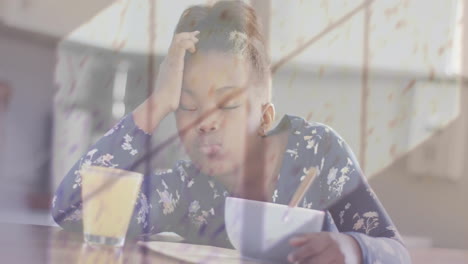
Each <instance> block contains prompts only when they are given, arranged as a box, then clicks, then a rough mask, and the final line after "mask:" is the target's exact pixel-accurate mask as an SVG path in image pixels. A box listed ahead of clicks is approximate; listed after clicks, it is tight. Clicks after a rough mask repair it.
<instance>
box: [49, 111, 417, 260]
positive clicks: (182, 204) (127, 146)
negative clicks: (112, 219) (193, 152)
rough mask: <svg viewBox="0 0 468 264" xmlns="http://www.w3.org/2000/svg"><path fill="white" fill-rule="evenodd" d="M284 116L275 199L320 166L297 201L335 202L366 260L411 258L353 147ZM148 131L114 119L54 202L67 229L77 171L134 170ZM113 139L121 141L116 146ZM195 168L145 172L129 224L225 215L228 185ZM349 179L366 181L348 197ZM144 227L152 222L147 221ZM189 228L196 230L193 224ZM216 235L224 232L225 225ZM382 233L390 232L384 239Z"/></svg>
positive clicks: (157, 226)
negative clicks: (285, 138)
mask: <svg viewBox="0 0 468 264" xmlns="http://www.w3.org/2000/svg"><path fill="white" fill-rule="evenodd" d="M283 120H287V121H289V122H290V128H289V129H290V138H289V141H288V145H287V146H286V153H285V155H284V163H283V164H282V168H281V175H282V176H281V178H279V177H278V181H277V182H278V185H277V186H276V188H275V189H274V191H273V193H272V202H274V203H282V204H287V203H288V197H290V195H292V193H290V192H292V191H293V190H294V189H295V188H296V187H297V186H298V185H299V184H300V182H301V181H302V180H303V179H304V176H305V175H306V174H307V172H308V169H309V168H311V167H313V168H315V169H317V171H318V174H317V179H316V181H314V184H315V185H314V184H312V186H311V187H310V189H309V191H308V192H307V193H306V195H305V197H304V198H303V200H302V202H301V204H300V206H301V207H304V208H311V209H312V208H313V209H320V208H321V206H322V205H323V201H322V199H325V200H326V199H328V200H330V201H334V202H335V203H333V204H332V205H331V207H330V208H329V212H330V214H331V215H332V217H333V218H334V219H335V220H336V221H337V223H338V225H337V228H338V230H339V231H340V232H346V233H347V234H349V235H351V236H353V237H354V238H355V239H356V241H358V243H359V244H360V246H361V247H366V250H365V251H363V252H365V255H364V256H363V261H364V263H404V262H406V261H409V257H408V254H407V251H405V249H404V247H403V246H402V244H401V237H400V236H399V234H398V231H397V229H396V228H395V227H394V225H393V224H392V222H391V220H390V219H389V218H388V217H387V215H386V213H385V212H384V209H383V208H382V207H381V205H380V203H378V199H377V196H376V195H375V194H374V192H373V191H372V189H371V188H370V187H369V186H368V185H367V183H366V180H365V178H364V177H363V175H362V173H361V171H360V170H359V169H357V166H358V165H357V162H356V161H355V160H354V157H353V155H352V153H349V148H348V147H347V145H346V143H345V142H344V140H343V139H342V138H341V137H339V136H338V135H337V134H336V133H335V132H334V131H333V130H332V129H329V128H328V127H327V126H325V125H322V124H318V123H310V122H307V121H305V120H304V119H301V118H297V117H291V116H286V117H285V118H284V119H283ZM130 135H132V136H130ZM149 136H150V135H149V134H146V133H142V130H141V129H139V128H138V127H136V125H135V123H134V122H133V119H132V116H131V115H129V116H126V117H125V118H124V119H122V120H121V121H120V122H119V123H117V125H115V126H114V128H112V129H111V130H109V131H108V132H107V133H106V134H105V135H104V137H103V138H101V139H100V140H99V141H98V143H96V144H95V145H94V146H92V147H91V148H90V150H89V151H88V152H87V153H86V154H85V155H84V156H83V157H82V158H81V159H80V160H79V162H77V164H75V166H74V167H73V168H72V169H71V170H70V173H69V174H68V175H67V176H66V177H65V178H64V180H63V183H62V184H61V187H60V189H59V190H57V192H56V195H55V196H54V199H53V201H52V214H53V216H54V219H55V220H56V221H57V222H58V223H59V224H60V225H62V226H63V227H64V228H68V227H70V226H72V225H74V224H76V225H77V226H79V225H80V224H79V223H80V221H81V214H82V212H81V204H80V203H79V204H70V203H71V201H72V200H73V199H71V197H78V198H79V197H80V193H81V190H80V187H81V176H80V170H82V169H85V168H86V167H87V166H90V165H93V164H95V165H97V164H99V165H101V166H107V167H115V168H124V169H128V168H130V169H131V165H132V162H134V161H135V160H136V159H137V155H136V154H138V153H139V152H144V147H145V146H146V145H145V144H146V142H147V140H148V139H149ZM115 142H123V144H121V145H120V147H117V148H116V147H115V145H114V144H115ZM129 154H130V155H129ZM197 173H198V172H197V170H196V169H195V168H194V166H193V164H192V163H191V162H189V161H183V162H180V163H177V164H176V166H175V167H174V168H172V169H165V170H160V169H158V170H154V171H153V172H152V173H151V175H148V176H147V177H149V178H150V179H153V180H150V181H149V184H150V186H147V187H149V188H147V189H149V190H151V193H149V194H144V193H143V192H141V191H140V193H139V196H138V200H137V203H136V210H135V212H134V217H133V218H132V223H131V225H132V226H137V227H140V228H134V230H140V232H143V231H145V232H154V233H156V232H160V231H162V230H163V229H164V225H166V226H167V227H168V228H173V229H174V230H172V229H171V230H170V231H175V232H176V233H178V232H179V231H180V232H181V234H183V233H184V232H185V229H178V228H179V227H182V226H186V225H184V224H183V222H181V220H183V218H184V217H186V218H187V219H188V220H189V223H190V226H191V227H190V228H206V227H207V226H210V225H212V224H213V223H214V222H215V221H216V220H217V219H219V218H220V217H221V219H222V217H223V215H224V214H223V212H219V211H217V210H218V209H217V208H218V206H217V205H219V204H223V202H224V199H225V198H226V197H228V196H229V192H228V191H227V190H224V189H222V187H220V185H219V184H218V182H216V183H215V182H214V180H213V178H203V177H198V176H197ZM145 181H146V180H145ZM356 182H357V183H359V184H356ZM351 183H353V185H352V186H353V187H356V186H357V187H359V186H363V187H362V188H358V194H357V195H353V198H351V199H350V198H349V197H350V196H349V195H345V194H349V191H350V190H354V189H353V188H350V186H351ZM314 186H315V187H314ZM285 187H288V188H287V189H286V188H285ZM314 188H318V189H314ZM322 192H323V194H322ZM220 194H222V195H220ZM70 208H71V209H73V210H71V213H68V214H67V215H65V217H64V218H59V215H61V214H64V213H65V212H66V211H70V210H68V209H70ZM220 208H222V207H220ZM215 213H216V214H215ZM150 216H151V217H150ZM174 217H182V219H179V218H174ZM148 226H151V228H150V229H147V228H144V227H148ZM161 228H162V229H161ZM214 228H215V227H214ZM190 230H192V229H190ZM194 233H195V234H199V232H196V231H195V232H194ZM187 234H189V233H187ZM380 234H385V235H380ZM141 235H148V234H141ZM221 235H222V236H226V234H225V231H223V232H221ZM381 237H385V238H390V239H385V240H383V239H381ZM226 239H227V236H226ZM224 246H226V245H224Z"/></svg>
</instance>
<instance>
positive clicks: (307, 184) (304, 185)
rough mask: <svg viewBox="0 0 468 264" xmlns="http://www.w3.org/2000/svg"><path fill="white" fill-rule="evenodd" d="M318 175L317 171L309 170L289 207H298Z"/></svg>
mask: <svg viewBox="0 0 468 264" xmlns="http://www.w3.org/2000/svg"><path fill="white" fill-rule="evenodd" d="M316 175H317V169H315V168H309V171H308V173H307V175H306V177H305V178H304V179H303V180H302V182H301V184H299V187H297V190H296V192H295V193H294V195H293V197H292V198H291V201H290V202H289V207H296V206H297V205H298V204H299V202H300V201H301V200H302V198H303V197H304V195H305V193H306V191H307V190H308V189H309V187H310V185H311V184H312V182H313V181H314V178H315V176H316Z"/></svg>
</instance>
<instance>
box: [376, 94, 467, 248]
mask: <svg viewBox="0 0 468 264" xmlns="http://www.w3.org/2000/svg"><path fill="white" fill-rule="evenodd" d="M461 95H462V100H463V101H465V102H466V101H467V100H468V91H466V88H465V89H462V94H461ZM462 108H464V109H462V111H461V115H460V116H459V117H458V118H457V119H456V120H455V121H454V122H452V123H451V124H450V125H449V126H447V127H446V129H444V130H443V131H440V132H439V133H438V134H435V135H434V136H432V137H431V138H430V139H429V140H427V141H425V142H424V143H422V144H421V145H419V146H418V147H417V148H416V149H414V150H413V151H411V152H409V153H408V154H406V155H404V156H403V157H402V158H400V159H399V160H397V161H396V162H394V163H393V164H392V165H391V166H389V167H388V168H386V169H385V170H384V171H382V172H380V173H379V174H377V175H376V176H374V177H372V178H371V179H370V184H371V185H372V187H373V188H374V190H375V192H376V193H377V194H378V196H379V198H380V200H381V201H382V203H383V204H384V206H385V208H386V209H387V211H388V213H389V214H390V215H391V217H392V219H393V221H394V222H395V225H396V226H397V227H398V228H399V230H400V232H401V233H402V234H403V236H418V237H429V238H431V239H432V241H433V246H434V247H447V248H465V249H467V248H468V239H467V238H468V225H467V224H466V223H467V220H468V210H467V207H466V203H467V202H468V175H461V176H460V177H459V178H458V179H457V180H455V181H453V180H452V181H451V180H444V178H443V177H441V176H440V175H430V174H425V175H415V174H414V173H412V172H411V171H410V170H409V169H408V168H409V167H411V166H410V165H411V164H410V162H413V160H414V159H413V157H414V156H415V155H428V154H431V153H428V151H446V152H447V155H450V154H451V153H450V149H451V148H452V147H451V146H454V145H453V144H457V141H458V140H457V139H458V138H460V136H461V137H463V136H466V137H468V135H464V134H463V133H460V132H463V129H464V123H466V120H468V111H467V110H468V107H467V105H466V104H465V105H463V104H462ZM465 134H466V133H465ZM441 142H442V143H443V144H440V143H441ZM462 142H464V145H465V146H464V153H465V154H466V153H468V144H466V143H468V140H466V139H465V140H464V141H462ZM434 143H437V144H436V145H438V146H441V145H442V146H444V148H445V149H444V150H442V149H431V148H432V146H434V145H435V144H434ZM450 144H452V145H450ZM450 158H453V159H462V160H461V162H462V163H466V162H465V161H466V160H467V158H466V155H463V156H458V157H455V156H454V157H450ZM450 169H451V168H448V166H447V170H450ZM466 169H467V167H466V165H464V169H463V170H462V171H466ZM395 194H397V195H395Z"/></svg>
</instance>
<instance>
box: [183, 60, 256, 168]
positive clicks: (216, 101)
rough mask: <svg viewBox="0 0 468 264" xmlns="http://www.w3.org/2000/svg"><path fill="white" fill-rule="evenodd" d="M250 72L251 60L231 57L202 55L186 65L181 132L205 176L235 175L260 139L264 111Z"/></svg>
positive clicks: (187, 147)
mask: <svg viewBox="0 0 468 264" xmlns="http://www.w3.org/2000/svg"><path fill="white" fill-rule="evenodd" d="M250 73H251V70H250V64H249V63H248V62H246V61H245V60H244V59H242V58H240V57H238V56H235V55H231V54H228V53H220V52H210V53H196V54H194V55H193V56H192V57H191V59H190V60H188V61H187V62H186V64H185V68H184V78H183V84H182V93H181V98H180V106H179V109H178V110H177V111H176V122H177V128H178V130H179V135H180V138H181V140H182V143H183V145H184V147H185V149H186V151H187V154H188V155H189V157H190V159H191V160H192V162H193V163H194V164H195V165H196V166H197V167H199V169H200V170H201V171H202V172H203V173H205V174H208V175H211V176H220V177H222V176H229V175H230V174H231V173H233V172H235V171H236V170H237V169H239V168H240V166H242V164H244V157H245V153H246V152H247V151H249V148H251V147H254V146H255V142H256V141H257V140H258V138H259V136H258V129H259V126H260V123H261V108H262V107H261V105H260V102H259V100H258V99H257V98H256V97H255V96H254V95H252V94H253V92H252V90H253V87H249V83H250V81H249V77H250ZM184 130H185V132H184Z"/></svg>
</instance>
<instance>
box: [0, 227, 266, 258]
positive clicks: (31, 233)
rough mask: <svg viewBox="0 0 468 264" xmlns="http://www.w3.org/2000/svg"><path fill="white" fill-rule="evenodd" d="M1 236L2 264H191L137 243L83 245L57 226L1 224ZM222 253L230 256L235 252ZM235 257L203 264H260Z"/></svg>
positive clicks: (79, 239)
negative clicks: (120, 246) (113, 246)
mask: <svg viewBox="0 0 468 264" xmlns="http://www.w3.org/2000/svg"><path fill="white" fill-rule="evenodd" d="M0 234H1V235H0V263H20V264H21V263H28V264H29V263H37V264H42V263H47V264H59V263H60V264H62V263H65V264H91V263H93V264H99V263H106V264H107V263H109V264H114V263H115V264H124V263H132V264H133V263H135V264H140V263H141V264H143V263H145V264H146V263H168V264H171V263H190V262H184V261H182V260H179V259H175V258H172V257H168V256H165V255H164V254H160V253H156V252H154V251H152V250H149V249H148V248H146V247H144V246H142V245H141V243H138V242H137V241H127V242H126V243H125V246H124V247H123V248H121V249H114V248H109V247H91V246H88V245H86V244H84V243H83V238H82V236H81V235H80V234H76V233H70V232H66V231H63V230H61V229H60V228H58V227H48V226H36V225H22V224H6V223H0ZM179 245H181V246H186V245H187V244H184V245H182V244H179ZM189 246H190V245H189ZM217 249H219V248H217ZM220 250H221V251H223V250H225V251H226V252H228V254H229V252H235V251H233V250H232V251H231V250H227V249H220ZM181 254H183V252H181ZM236 254H238V253H236ZM236 254H232V255H230V256H229V258H228V259H226V258H222V259H220V258H217V257H216V256H207V257H206V261H204V263H221V262H222V263H245V264H247V263H249V264H258V263H259V262H254V261H246V260H242V259H240V258H236ZM221 260H222V261H221ZM226 260H227V262H226Z"/></svg>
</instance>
